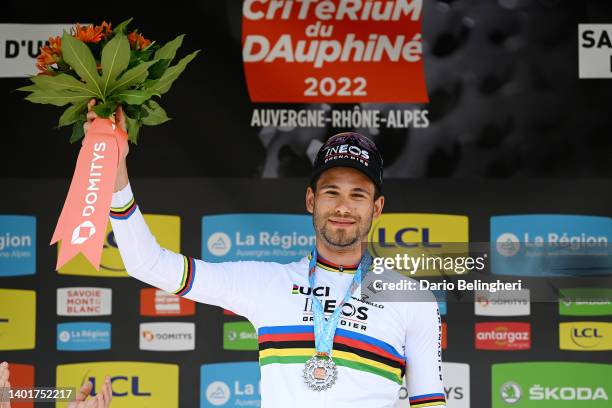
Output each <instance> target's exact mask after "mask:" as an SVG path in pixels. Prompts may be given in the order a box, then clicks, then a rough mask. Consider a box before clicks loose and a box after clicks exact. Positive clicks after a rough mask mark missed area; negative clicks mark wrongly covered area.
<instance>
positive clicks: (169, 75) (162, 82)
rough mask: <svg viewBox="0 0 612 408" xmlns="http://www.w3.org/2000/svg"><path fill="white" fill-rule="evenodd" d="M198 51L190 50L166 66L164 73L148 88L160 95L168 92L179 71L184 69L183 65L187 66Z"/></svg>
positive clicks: (179, 73)
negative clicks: (174, 62)
mask: <svg viewBox="0 0 612 408" xmlns="http://www.w3.org/2000/svg"><path fill="white" fill-rule="evenodd" d="M199 52H200V50H197V51H194V52H192V53H191V54H189V55H187V56H186V57H184V58H183V59H181V60H180V61H179V62H178V63H177V64H176V65H174V66H172V67H170V68H168V69H167V70H166V72H165V73H164V75H163V76H162V77H161V78H159V80H157V82H156V83H154V84H151V87H150V88H148V89H150V90H151V91H154V92H156V93H158V94H160V95H161V94H164V93H166V92H168V91H169V90H170V87H171V86H172V83H173V82H174V81H175V80H176V79H177V78H178V77H179V75H181V73H182V72H183V71H184V70H185V67H187V64H189V63H190V62H191V61H192V60H193V59H194V58H195V57H196V55H198V53H199Z"/></svg>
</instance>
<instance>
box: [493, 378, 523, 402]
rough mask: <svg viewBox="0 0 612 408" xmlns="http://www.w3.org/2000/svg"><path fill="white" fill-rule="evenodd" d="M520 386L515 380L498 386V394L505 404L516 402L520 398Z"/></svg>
mask: <svg viewBox="0 0 612 408" xmlns="http://www.w3.org/2000/svg"><path fill="white" fill-rule="evenodd" d="M521 394H522V391H521V387H520V385H518V384H517V383H515V382H507V383H504V384H502V386H501V387H500V388H499V395H500V396H501V399H502V400H504V402H505V403H506V404H516V403H517V402H519V400H520V399H521Z"/></svg>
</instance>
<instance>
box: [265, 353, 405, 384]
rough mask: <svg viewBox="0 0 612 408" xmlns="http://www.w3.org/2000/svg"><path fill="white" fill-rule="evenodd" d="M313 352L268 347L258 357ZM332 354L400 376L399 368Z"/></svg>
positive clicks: (361, 358) (350, 354) (309, 354)
mask: <svg viewBox="0 0 612 408" xmlns="http://www.w3.org/2000/svg"><path fill="white" fill-rule="evenodd" d="M314 354H315V349H314V348H291V349H275V348H269V349H266V350H262V351H260V352H259V357H260V358H264V357H269V356H309V357H312V356H313V355H314ZM332 356H333V357H338V358H343V359H345V360H349V361H355V362H358V363H361V364H366V365H369V366H372V367H376V368H380V369H381V370H385V371H387V372H389V373H392V374H393V375H397V376H398V377H401V375H402V370H400V369H399V368H395V367H390V366H388V365H386V364H383V363H380V362H378V361H373V360H370V359H368V358H364V357H361V356H358V355H356V354H353V353H350V352H348V351H336V350H333V351H332Z"/></svg>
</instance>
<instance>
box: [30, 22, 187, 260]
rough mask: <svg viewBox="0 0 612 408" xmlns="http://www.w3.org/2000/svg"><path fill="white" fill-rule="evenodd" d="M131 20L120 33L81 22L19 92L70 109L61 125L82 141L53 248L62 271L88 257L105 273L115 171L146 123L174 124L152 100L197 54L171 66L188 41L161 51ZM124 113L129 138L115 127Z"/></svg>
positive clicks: (52, 42)
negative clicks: (116, 115)
mask: <svg viewBox="0 0 612 408" xmlns="http://www.w3.org/2000/svg"><path fill="white" fill-rule="evenodd" d="M131 20H132V19H129V20H126V21H124V22H122V23H120V24H119V25H117V26H116V27H114V28H113V27H112V25H111V24H110V23H107V22H103V23H102V24H101V25H97V26H93V25H85V26H83V25H80V24H77V25H76V26H75V27H74V28H72V30H71V31H70V32H64V33H63V35H62V36H61V37H55V38H49V41H48V44H47V45H45V46H43V47H41V50H40V51H41V52H40V55H39V56H38V58H37V64H36V65H37V67H38V69H39V71H40V72H39V73H38V75H34V76H32V77H30V78H29V80H30V81H31V84H30V85H28V86H24V87H22V88H19V90H20V91H25V92H30V94H29V95H28V96H27V97H26V100H28V101H30V102H33V103H42V104H50V105H55V106H66V105H70V106H68V108H67V109H66V110H65V111H64V112H63V114H62V115H61V116H60V118H59V122H58V127H62V126H69V125H72V135H71V137H70V142H71V143H74V142H76V141H79V140H81V139H82V138H83V136H84V139H83V142H82V146H81V150H80V152H79V157H78V158H77V164H76V169H75V173H74V175H73V178H72V182H71V184H70V189H69V191H68V196H67V198H66V202H65V203H64V207H63V209H62V212H61V215H60V218H59V220H58V223H57V226H56V229H55V232H54V234H53V238H52V239H51V244H54V243H55V242H58V241H61V247H60V248H59V254H58V260H57V266H56V269H59V268H60V267H61V266H62V265H63V264H65V263H66V262H67V261H68V260H70V259H71V258H72V257H74V256H75V255H77V254H78V253H79V252H82V253H83V254H84V255H85V257H86V258H87V259H88V260H89V262H90V263H91V264H92V265H93V266H94V267H95V268H96V269H98V270H99V267H100V266H99V265H100V258H101V255H102V247H103V243H104V233H105V231H106V226H107V223H108V212H109V207H110V202H111V199H112V193H113V186H114V181H115V176H116V172H117V165H118V158H119V157H120V153H121V151H122V150H123V149H125V148H126V147H127V143H128V140H129V141H130V142H132V143H135V144H136V143H137V141H138V133H139V130H140V128H141V127H142V126H143V125H147V126H155V125H159V124H162V123H164V122H166V121H168V120H169V118H168V116H167V114H166V111H165V110H164V109H163V108H162V107H161V106H160V105H159V103H158V102H157V101H156V100H155V99H154V98H156V97H157V98H159V97H160V96H161V95H163V94H164V93H166V92H168V91H169V90H170V87H171V86H172V83H173V82H174V81H175V80H176V79H177V78H178V77H179V76H180V74H181V73H182V72H183V71H184V70H185V67H186V66H187V64H189V62H191V61H192V60H193V59H194V58H195V57H196V55H197V54H198V52H199V50H198V51H194V52H192V53H191V54H189V55H187V56H185V57H183V58H182V59H180V60H179V61H178V62H177V63H176V64H174V65H173V64H172V63H173V61H174V59H175V57H176V53H177V50H178V48H179V47H180V46H181V44H182V42H183V37H184V35H179V36H178V37H176V38H175V39H174V40H172V41H170V42H168V43H166V44H164V45H163V46H162V45H159V44H157V43H156V42H154V41H150V40H148V39H146V38H145V37H143V35H142V34H141V33H139V32H138V30H132V31H129V32H128V25H129V23H130V22H131ZM91 99H96V105H95V106H94V108H93V110H94V111H95V112H96V114H97V115H98V116H99V117H98V118H96V119H95V120H94V122H93V123H92V125H91V126H90V127H89V129H88V131H87V134H85V133H84V129H83V124H84V123H85V122H86V120H87V103H88V101H90V100H91ZM119 105H120V106H121V107H122V108H123V111H124V113H125V117H126V125H127V126H126V127H127V134H125V132H124V131H123V130H122V129H120V128H119V127H118V126H115V124H114V117H113V115H114V112H115V111H116V109H117V107H118V106H119Z"/></svg>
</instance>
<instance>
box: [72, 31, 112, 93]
mask: <svg viewBox="0 0 612 408" xmlns="http://www.w3.org/2000/svg"><path fill="white" fill-rule="evenodd" d="M62 55H63V58H64V61H66V63H68V64H69V65H70V66H71V67H72V69H74V70H75V71H76V73H77V74H78V75H79V76H80V77H81V78H82V79H83V80H84V81H85V82H86V83H87V85H88V88H89V89H90V90H92V91H94V92H96V94H97V95H98V96H99V97H100V98H101V99H104V95H103V94H102V90H101V89H100V76H99V75H98V70H97V68H96V60H95V58H94V56H93V54H92V53H91V51H90V50H89V47H87V45H86V44H85V43H84V42H82V41H80V40H77V39H76V38H74V37H73V36H71V35H70V34H69V33H67V32H66V31H64V35H63V36H62Z"/></svg>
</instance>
